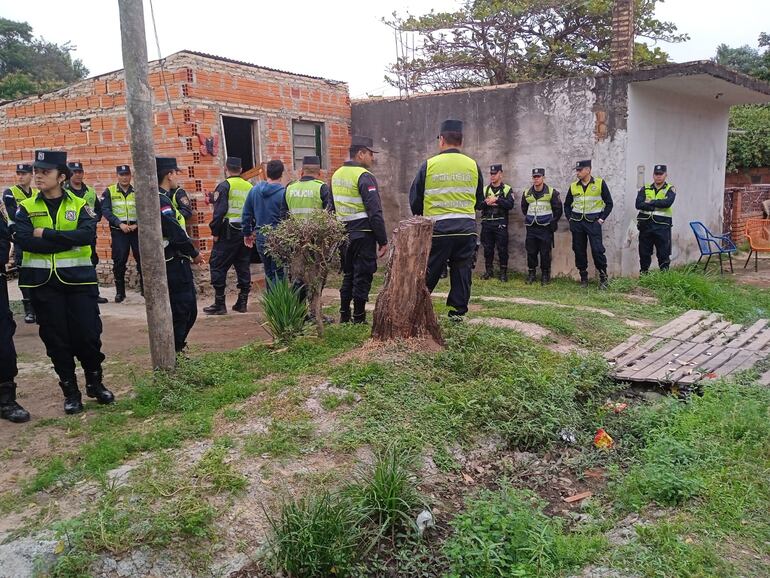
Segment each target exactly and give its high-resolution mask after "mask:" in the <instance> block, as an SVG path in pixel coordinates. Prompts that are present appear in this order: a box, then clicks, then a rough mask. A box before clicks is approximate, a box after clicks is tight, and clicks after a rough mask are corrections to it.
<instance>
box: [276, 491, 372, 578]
mask: <svg viewBox="0 0 770 578" xmlns="http://www.w3.org/2000/svg"><path fill="white" fill-rule="evenodd" d="M268 520H269V522H270V526H271V529H272V534H271V536H270V537H269V539H268V540H269V541H268V544H269V548H270V559H271V563H272V565H273V567H274V570H276V571H281V572H283V573H284V574H286V575H288V576H302V577H303V578H328V577H329V576H338V577H344V576H348V575H349V574H350V571H351V569H352V567H353V564H354V562H355V558H356V553H357V550H358V545H359V543H360V534H359V530H358V526H357V525H356V523H357V521H358V514H357V513H356V511H355V508H354V507H352V506H351V504H350V502H349V501H348V500H345V499H342V498H340V497H339V496H335V495H333V494H331V493H329V492H323V493H321V494H319V495H317V496H311V497H308V498H303V499H300V500H298V501H295V502H289V503H287V504H284V505H283V507H282V508H281V512H280V514H279V516H278V518H275V519H274V518H272V517H270V516H268Z"/></svg>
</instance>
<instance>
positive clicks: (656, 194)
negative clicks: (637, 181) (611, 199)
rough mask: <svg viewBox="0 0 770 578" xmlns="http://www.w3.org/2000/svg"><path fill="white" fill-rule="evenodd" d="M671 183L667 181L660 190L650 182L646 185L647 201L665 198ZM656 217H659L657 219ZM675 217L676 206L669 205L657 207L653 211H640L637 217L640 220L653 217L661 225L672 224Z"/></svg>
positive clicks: (645, 194) (653, 220)
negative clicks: (665, 207)
mask: <svg viewBox="0 0 770 578" xmlns="http://www.w3.org/2000/svg"><path fill="white" fill-rule="evenodd" d="M670 188H671V185H669V184H668V183H666V186H665V187H663V188H662V189H660V190H657V189H655V185H654V184H652V183H650V184H649V185H645V187H644V197H645V201H647V202H648V203H649V202H650V201H654V200H657V199H665V198H666V194H667V193H668V191H669V189H670ZM655 217H658V218H657V219H656V218H655ZM673 217H674V208H673V207H668V208H667V209H663V208H659V207H656V208H655V209H654V210H653V211H639V214H638V215H637V216H636V218H637V219H638V220H639V221H648V220H650V219H652V222H653V223H658V224H659V225H670V224H671V222H672V220H673Z"/></svg>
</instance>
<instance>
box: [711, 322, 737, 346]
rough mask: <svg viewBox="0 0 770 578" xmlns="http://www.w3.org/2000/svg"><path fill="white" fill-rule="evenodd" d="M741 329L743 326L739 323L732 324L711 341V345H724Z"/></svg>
mask: <svg viewBox="0 0 770 578" xmlns="http://www.w3.org/2000/svg"><path fill="white" fill-rule="evenodd" d="M741 329H743V325H741V324H740V323H733V324H732V325H731V326H730V327H728V328H727V329H725V330H724V331H723V332H722V334H721V335H718V336H717V337H716V338H714V339H713V340H712V341H711V344H712V345H724V344H725V343H726V342H728V341H730V339H732V337H733V335H735V334H736V333H738V332H739V331H740V330H741Z"/></svg>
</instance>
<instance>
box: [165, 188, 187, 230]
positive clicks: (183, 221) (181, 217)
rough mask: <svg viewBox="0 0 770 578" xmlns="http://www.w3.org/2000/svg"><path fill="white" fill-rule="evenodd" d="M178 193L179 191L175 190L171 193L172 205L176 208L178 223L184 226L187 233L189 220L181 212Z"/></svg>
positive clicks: (169, 193)
mask: <svg viewBox="0 0 770 578" xmlns="http://www.w3.org/2000/svg"><path fill="white" fill-rule="evenodd" d="M176 191H177V189H174V190H173V191H169V192H168V195H169V196H170V197H171V205H172V206H173V207H174V213H175V216H176V220H177V222H178V223H179V224H180V225H181V226H182V228H183V229H185V231H186V230H187V219H185V218H184V215H183V214H182V213H181V212H180V211H179V204H178V203H177V200H176Z"/></svg>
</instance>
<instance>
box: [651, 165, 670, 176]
mask: <svg viewBox="0 0 770 578" xmlns="http://www.w3.org/2000/svg"><path fill="white" fill-rule="evenodd" d="M652 172H653V173H660V174H663V173H667V172H668V171H667V170H666V165H655V168H654V169H652Z"/></svg>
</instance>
